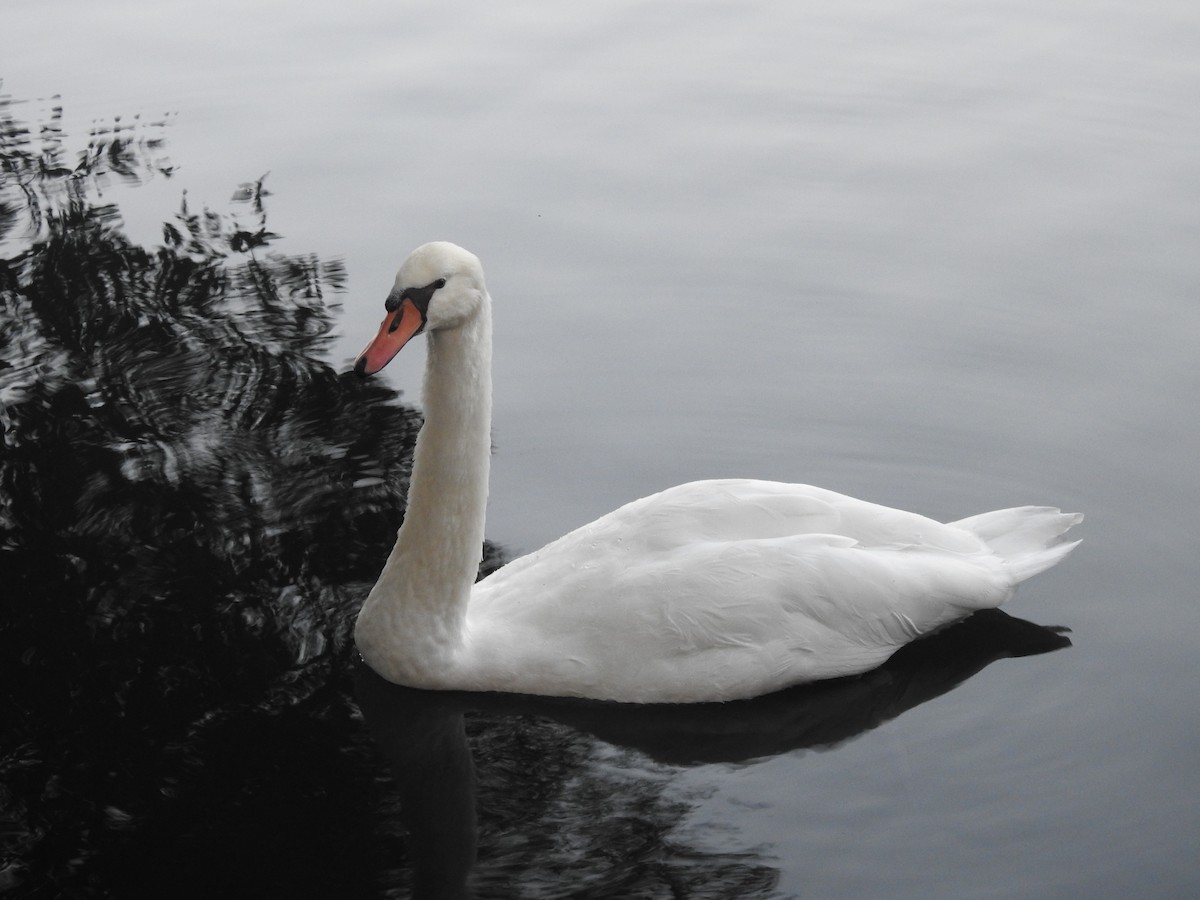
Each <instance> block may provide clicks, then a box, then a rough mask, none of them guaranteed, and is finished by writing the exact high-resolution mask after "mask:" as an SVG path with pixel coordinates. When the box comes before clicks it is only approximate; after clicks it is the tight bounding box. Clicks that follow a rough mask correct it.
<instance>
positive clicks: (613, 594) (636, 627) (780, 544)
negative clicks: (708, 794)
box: [354, 241, 1083, 703]
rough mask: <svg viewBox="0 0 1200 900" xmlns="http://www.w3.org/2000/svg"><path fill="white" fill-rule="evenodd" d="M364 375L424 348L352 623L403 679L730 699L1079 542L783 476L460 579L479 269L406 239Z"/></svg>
mask: <svg viewBox="0 0 1200 900" xmlns="http://www.w3.org/2000/svg"><path fill="white" fill-rule="evenodd" d="M385 309H386V311H387V312H386V316H385V317H384V320H383V324H382V325H381V326H380V328H379V332H378V334H377V335H376V336H375V338H374V339H373V340H371V342H370V343H369V344H368V345H367V347H366V348H365V349H364V350H363V351H362V353H361V354H360V355H359V356H358V358H357V359H356V361H355V364H354V370H355V372H356V373H357V374H358V375H359V376H360V377H367V376H369V375H372V374H374V373H376V372H378V371H379V370H380V369H382V368H383V367H384V366H385V365H387V363H388V362H389V361H390V360H391V359H392V358H393V357H394V356H395V355H396V354H397V353H398V352H399V351H400V349H401V348H402V347H403V346H404V345H405V344H406V343H407V342H408V341H409V340H410V339H411V338H412V337H413V336H414V335H416V334H419V333H421V332H424V333H425V334H426V335H427V340H428V359H427V362H426V370H425V376H424V386H423V394H422V399H423V405H424V412H425V421H424V424H423V425H422V427H421V430H420V433H419V434H418V436H417V442H416V447H415V450H414V454H413V463H412V474H411V480H410V483H409V492H408V505H407V510H406V514H405V518H404V522H403V524H402V525H401V526H400V530H399V533H398V534H397V537H396V543H395V546H394V547H393V549H392V551H391V553H390V554H389V556H388V558H387V561H386V563H385V564H384V566H383V570H382V572H381V573H380V575H379V579H378V581H377V582H376V584H375V586H374V587H373V588H372V589H371V591H370V593H369V595H368V596H367V599H366V601H365V602H364V603H363V606H362V609H361V610H360V612H359V615H358V619H357V621H356V623H355V631H354V636H355V643H356V644H357V646H358V649H359V652H360V654H361V655H362V658H363V659H364V660H365V661H366V663H367V664H368V665H369V666H370V667H371V668H372V669H374V670H375V671H376V672H377V673H379V674H380V675H381V676H383V677H384V678H385V679H387V680H389V681H392V682H395V683H397V684H402V685H407V686H409V687H416V688H425V689H439V690H466V691H504V692H514V693H521V694H540V695H551V696H563V697H581V698H591V699H595V700H610V701H620V702H629V703H696V702H708V701H726V700H738V699H744V698H750V697H755V696H758V695H762V694H767V693H770V692H773V691H776V690H780V689H782V688H785V687H788V686H790V685H794V684H798V683H801V682H808V681H816V680H820V679H827V678H835V677H839V676H844V675H853V674H858V673H861V672H866V671H868V670H870V669H873V668H875V667H877V666H879V665H881V664H882V663H883V662H885V661H886V660H887V659H888V657H890V656H891V655H892V654H893V653H894V652H895V651H896V650H897V649H898V648H900V647H901V646H903V645H905V644H907V643H909V642H910V641H912V640H914V639H916V638H918V637H920V636H921V635H924V634H928V633H929V632H931V631H934V630H936V629H938V628H941V627H942V626H944V625H947V624H949V623H951V622H954V621H956V620H959V619H962V618H965V617H966V616H968V615H970V614H971V613H972V612H974V611H976V610H979V609H987V608H994V607H998V606H1000V605H1001V604H1002V603H1004V602H1005V601H1006V600H1008V599H1009V598H1010V597H1011V596H1012V594H1013V592H1014V589H1015V587H1016V585H1017V583H1018V582H1021V581H1023V580H1025V579H1026V578H1028V577H1030V576H1031V575H1034V574H1036V573H1038V572H1041V571H1043V570H1045V569H1047V568H1049V567H1050V566H1053V565H1054V564H1056V563H1057V562H1059V561H1060V560H1061V559H1062V558H1063V557H1064V556H1066V555H1067V553H1069V552H1070V551H1071V550H1072V549H1073V548H1074V547H1075V546H1076V545H1077V544H1078V543H1079V542H1078V541H1074V542H1068V541H1066V540H1065V539H1063V538H1062V535H1063V534H1064V533H1065V532H1066V531H1067V529H1068V528H1070V527H1071V526H1072V525H1074V524H1076V523H1077V522H1079V521H1081V520H1082V518H1083V517H1082V516H1081V515H1078V514H1072V513H1063V512H1060V511H1059V510H1058V509H1054V508H1051V507H1041V506H1026V507H1020V508H1016V509H1005V510H998V511H995V512H988V513H983V514H981V515H976V516H971V517H969V518H965V519H960V520H958V521H956V522H951V523H949V524H943V523H940V522H936V521H934V520H933V519H929V518H926V517H925V516H922V515H918V514H916V513H911V512H903V511H900V510H896V509H890V508H888V507H885V506H879V505H877V504H874V503H869V502H866V501H863V500H856V499H854V498H852V497H848V496H845V495H842V494H838V493H835V492H834V491H830V490H824V489H821V488H817V487H810V486H807V485H801V484H780V483H775V482H769V481H756V480H749V479H723V480H716V481H696V482H691V483H689V484H682V485H679V486H677V487H673V488H669V489H667V490H665V491H662V492H661V493H658V494H654V495H652V496H649V497H644V498H642V499H640V500H635V501H633V502H631V503H629V504H627V505H625V506H622V507H620V508H619V509H617V510H615V511H613V512H611V513H609V514H607V515H605V516H602V517H601V518H599V519H597V520H596V521H594V522H592V523H590V524H587V525H584V526H582V527H580V528H577V529H575V530H574V531H572V532H570V533H568V534H567V535H565V536H563V537H561V538H559V539H558V540H556V541H553V542H552V543H550V544H548V545H547V546H545V547H543V548H542V549H540V550H537V551H535V552H533V553H530V554H529V555H527V556H523V557H521V558H519V559H516V560H513V561H512V562H510V563H509V564H508V565H506V566H504V567H503V568H501V569H499V570H497V571H495V572H493V573H492V574H491V575H489V576H488V577H487V578H484V579H483V580H481V581H479V582H478V583H476V576H477V573H478V566H479V563H480V559H481V554H482V547H483V537H484V514H485V507H486V503H487V493H488V469H489V465H490V454H491V412H492V409H491V404H492V385H491V356H492V301H491V298H490V296H489V295H488V291H487V288H486V286H485V283H484V275H483V268H482V266H481V265H480V262H479V260H478V259H477V258H476V257H475V256H474V255H473V254H472V253H470V252H468V251H467V250H464V249H463V248H461V247H458V246H456V245H454V244H451V243H447V242H440V241H439V242H433V243H428V244H423V245H422V246H420V247H418V248H417V249H416V250H414V251H413V252H412V254H411V255H410V256H409V257H408V258H407V259H406V260H405V261H404V263H403V265H402V266H401V267H400V271H399V273H398V274H397V276H396V281H395V285H394V287H393V288H392V291H391V293H390V294H389V295H388V297H387V301H386V303H385Z"/></svg>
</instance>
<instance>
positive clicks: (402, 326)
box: [354, 298, 425, 378]
mask: <svg viewBox="0 0 1200 900" xmlns="http://www.w3.org/2000/svg"><path fill="white" fill-rule="evenodd" d="M424 327H425V316H424V315H422V313H421V311H420V310H419V309H417V307H416V306H415V305H414V304H413V302H412V301H411V300H409V299H407V298H405V299H404V300H401V301H400V306H399V307H398V308H397V309H396V311H395V312H390V313H388V314H387V315H386V316H384V319H383V324H382V325H380V326H379V333H378V334H377V335H375V337H374V339H373V340H372V341H371V343H369V344H367V346H366V349H365V350H363V352H362V353H360V354H358V359H356V360H355V361H354V374H355V375H357V376H358V377H359V378H366V377H367V376H368V375H374V374H375V373H376V372H378V371H379V370H380V369H382V368H383V367H384V366H386V365H387V364H388V363H390V362H391V361H392V357H394V356H395V355H396V354H397V353H399V352H400V348H401V347H403V346H404V345H405V344H407V343H408V341H409V338H411V337H412V336H413V335H415V334H417V333H418V332H420V330H421V329H422V328H424Z"/></svg>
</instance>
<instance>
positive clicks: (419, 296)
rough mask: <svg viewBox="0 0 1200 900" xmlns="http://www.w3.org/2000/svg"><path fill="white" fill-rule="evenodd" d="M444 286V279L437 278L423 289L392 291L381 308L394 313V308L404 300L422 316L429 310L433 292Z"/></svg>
mask: <svg viewBox="0 0 1200 900" xmlns="http://www.w3.org/2000/svg"><path fill="white" fill-rule="evenodd" d="M445 286H446V279H445V278H439V279H438V280H437V281H431V282H429V284H427V285H425V287H419V288H405V289H404V290H403V291H401V292H400V293H396V292H395V291H392V292H391V293H390V294H389V295H388V298H387V300H386V301H385V302H384V304H383V308H384V309H386V310H387V311H388V312H395V311H396V308H397V307H398V306H400V303H401V302H402V301H404V300H411V301H412V305H413V306H415V307H416V308H417V309H419V310H420V311H421V314H422V315H424V314H425V313H426V312H427V311H428V309H429V301H430V300H432V299H433V292H434V291H436V290H438V289H439V288H444V287H445Z"/></svg>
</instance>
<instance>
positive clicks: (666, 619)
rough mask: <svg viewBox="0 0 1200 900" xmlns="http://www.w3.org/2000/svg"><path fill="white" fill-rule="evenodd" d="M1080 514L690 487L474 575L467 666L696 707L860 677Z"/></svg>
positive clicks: (724, 484) (1034, 567)
mask: <svg viewBox="0 0 1200 900" xmlns="http://www.w3.org/2000/svg"><path fill="white" fill-rule="evenodd" d="M1076 521H1078V517H1074V516H1070V515H1065V514H1062V513H1059V512H1057V511H1050V510H1047V509H1045V508H1037V507H1027V508H1022V509H1015V510H1003V511H998V512H995V513H986V514H984V515H981V516H974V517H972V518H970V519H964V520H962V521H960V522H957V523H951V524H943V523H940V522H936V521H934V520H933V519H929V518H926V517H924V516H920V515H917V514H914V513H908V512H903V511H900V510H895V509H891V508H888V507H884V506H879V505H877V504H873V503H868V502H865V501H862V500H856V499H854V498H852V497H847V496H844V495H842V494H838V493H836V492H833V491H828V490H824V489H821V488H814V487H810V486H807V485H792V484H779V483H774V482H765V481H747V480H728V481H704V482H693V483H689V484H684V485H680V486H678V487H675V488H671V489H669V490H667V491H663V492H662V493H659V494H655V495H653V496H650V497H646V498H643V499H641V500H637V501H634V502H633V503H630V504H627V505H626V506H623V507H621V508H620V509H617V510H615V511H613V512H612V513H609V514H608V515H606V516H603V517H602V518H600V519H597V520H596V521H595V522H592V523H590V524H589V525H585V526H583V527H582V528H579V529H577V530H575V531H573V532H571V533H569V534H567V535H565V536H564V537H562V538H560V539H558V540H557V541H555V542H553V543H551V544H549V545H547V546H546V547H544V548H542V549H541V550H539V551H537V552H535V553H532V554H529V555H528V556H525V557H522V558H520V559H517V560H515V561H513V562H512V563H510V564H509V565H508V566H505V567H504V568H502V569H500V570H499V571H498V572H496V573H494V574H493V575H491V576H490V577H489V578H487V579H485V580H484V581H482V582H480V583H479V584H478V585H476V587H475V590H474V592H473V594H472V598H471V603H470V605H469V607H468V615H467V635H466V642H465V645H464V651H463V653H462V656H461V659H462V663H463V666H464V668H463V670H461V671H460V672H459V673H458V674H459V676H460V677H463V678H467V679H468V681H469V680H470V679H471V672H472V671H475V672H476V673H477V674H478V679H479V683H480V685H482V684H483V683H484V682H485V681H486V682H487V683H489V684H491V685H492V687H491V689H493V690H495V689H500V690H513V691H520V692H525V693H559V694H562V693H569V694H575V695H579V696H589V697H600V698H617V699H624V700H640V701H690V700H697V699H708V700H712V699H735V698H738V697H749V696H754V695H756V694H761V693H764V692H766V691H768V690H775V689H778V688H782V687H785V686H787V685H790V684H795V683H798V682H802V681H810V680H816V679H821V678H831V677H836V676H839V675H847V674H853V673H857V672H862V671H866V670H867V669H870V668H873V667H874V666H876V665H879V664H880V663H882V662H883V661H884V660H886V659H887V658H888V657H889V656H890V655H891V654H892V653H893V652H894V651H895V650H896V649H897V648H898V647H900V646H902V645H903V644H905V643H908V642H909V641H911V640H913V639H914V638H916V637H919V636H920V635H922V634H925V633H927V632H929V631H931V630H933V629H936V628H938V627H940V626H942V625H944V624H947V623H948V622H951V621H954V620H956V619H959V618H962V617H963V616H965V615H968V614H970V613H971V612H973V611H974V610H976V609H983V608H987V607H995V606H999V605H1000V604H1002V603H1003V602H1005V601H1006V600H1007V599H1008V598H1009V597H1010V596H1011V594H1012V591H1013V588H1014V586H1015V584H1016V583H1017V582H1018V581H1020V580H1022V579H1023V578H1024V577H1028V575H1031V574H1034V572H1036V571H1040V569H1041V568H1046V567H1048V566H1049V565H1053V564H1054V562H1057V561H1058V560H1059V559H1061V558H1062V556H1063V555H1065V554H1066V553H1067V552H1068V551H1069V550H1070V548H1071V547H1072V546H1073V545H1072V544H1061V543H1059V544H1055V541H1057V538H1058V536H1059V535H1061V534H1062V532H1064V531H1065V530H1066V529H1067V528H1069V527H1070V525H1072V524H1074V522H1076ZM1005 554H1008V556H1006V555H1005ZM498 679H499V681H500V685H497V680H498Z"/></svg>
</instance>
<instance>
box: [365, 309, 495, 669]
mask: <svg viewBox="0 0 1200 900" xmlns="http://www.w3.org/2000/svg"><path fill="white" fill-rule="evenodd" d="M423 395H424V405H425V424H424V425H423V426H422V428H421V431H420V434H419V435H418V436H417V444H416V449H415V451H414V454H413V465H412V477H411V480H410V482H409V491H408V507H407V510H406V512H405V516H404V524H403V525H401V527H400V532H399V534H398V535H397V537H396V546H395V547H394V548H392V552H391V555H390V556H389V557H388V560H387V563H386V564H385V565H384V568H383V572H382V573H381V574H380V576H379V581H378V582H377V583H376V584H375V587H374V588H373V589H372V591H371V593H370V596H368V598H367V602H366V603H365V604H364V605H363V609H362V612H361V613H360V614H359V618H358V624H357V626H356V629H355V640H356V642H357V644H358V646H359V650H360V651H361V652H362V654H363V656H364V658H366V660H367V662H368V663H369V664H370V665H371V666H372V668H374V669H376V671H378V672H380V673H381V674H383V675H384V676H385V677H389V678H391V679H392V680H395V681H402V682H404V683H406V684H411V685H414V686H420V682H421V680H422V679H421V673H422V672H425V671H428V670H429V669H430V668H435V669H438V668H444V667H445V665H446V664H447V663H448V662H449V661H450V659H451V658H452V656H453V654H454V652H455V650H456V649H457V648H458V646H459V645H460V643H461V641H462V637H463V628H464V620H465V617H466V611H467V602H468V600H469V599H470V595H471V586H472V585H473V584H474V583H475V578H476V574H477V572H478V569H479V561H480V558H481V556H482V550H483V532H484V519H485V513H486V507H487V494H488V469H489V466H490V460H491V421H492V320H491V303H490V301H489V300H488V299H487V298H485V299H484V302H483V303H482V304H481V305H480V307H479V311H478V313H477V315H475V316H474V317H473V318H471V319H469V320H468V321H467V322H465V323H464V324H462V325H460V326H459V327H457V328H451V329H442V330H437V331H431V332H430V333H429V336H428V361H427V363H426V367H425V384H424V391H423Z"/></svg>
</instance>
